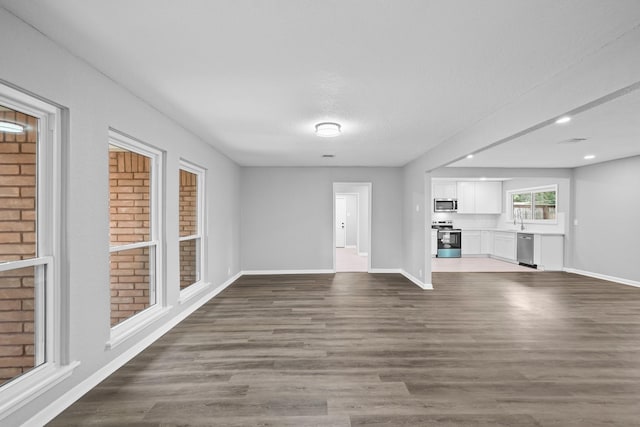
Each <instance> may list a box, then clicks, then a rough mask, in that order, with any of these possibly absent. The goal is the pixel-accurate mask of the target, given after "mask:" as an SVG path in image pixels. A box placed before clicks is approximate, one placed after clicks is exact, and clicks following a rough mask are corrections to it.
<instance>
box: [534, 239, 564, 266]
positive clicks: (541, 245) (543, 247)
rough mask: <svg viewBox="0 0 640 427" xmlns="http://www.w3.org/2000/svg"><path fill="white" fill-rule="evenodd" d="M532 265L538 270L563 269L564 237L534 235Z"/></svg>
mask: <svg viewBox="0 0 640 427" xmlns="http://www.w3.org/2000/svg"><path fill="white" fill-rule="evenodd" d="M533 263H534V264H536V265H537V266H538V270H547V271H560V270H562V268H563V267H564V236H560V235H544V234H542V235H541V234H535V235H534V236H533Z"/></svg>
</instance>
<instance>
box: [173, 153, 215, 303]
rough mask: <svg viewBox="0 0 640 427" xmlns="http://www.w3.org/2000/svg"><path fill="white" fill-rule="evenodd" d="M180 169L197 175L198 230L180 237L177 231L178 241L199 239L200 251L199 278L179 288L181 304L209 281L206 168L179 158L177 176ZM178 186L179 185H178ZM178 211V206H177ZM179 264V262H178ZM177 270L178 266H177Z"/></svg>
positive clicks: (197, 292)
mask: <svg viewBox="0 0 640 427" xmlns="http://www.w3.org/2000/svg"><path fill="white" fill-rule="evenodd" d="M180 170H184V171H185V172H189V173H192V174H194V175H196V177H197V183H198V184H197V185H198V190H197V197H198V204H197V208H196V209H197V211H196V215H197V217H198V218H197V225H198V232H197V233H196V234H194V235H190V236H183V237H180V233H179V232H178V242H183V241H187V240H197V239H200V251H199V252H200V253H199V255H200V256H199V258H200V259H199V261H200V280H198V281H197V282H194V283H192V284H190V285H189V286H187V287H186V288H184V289H180V296H179V298H178V302H179V303H180V304H183V303H184V302H186V301H188V300H190V299H191V298H193V297H194V296H195V295H197V294H199V293H200V292H201V291H202V290H203V289H205V288H207V287H208V286H209V285H210V283H209V280H208V277H209V276H208V268H207V263H206V259H207V234H208V233H207V215H206V199H205V197H206V196H205V195H206V189H205V185H206V174H207V170H206V169H205V168H203V167H201V166H198V165H196V164H195V163H192V162H190V161H188V160H185V159H180V164H179V168H178V176H180ZM178 186H179V185H178ZM179 196H180V189H179V188H178V199H179ZM178 213H179V207H178ZM178 256H179V248H178ZM178 264H179V263H178ZM178 270H179V268H178ZM178 288H180V273H179V272H178Z"/></svg>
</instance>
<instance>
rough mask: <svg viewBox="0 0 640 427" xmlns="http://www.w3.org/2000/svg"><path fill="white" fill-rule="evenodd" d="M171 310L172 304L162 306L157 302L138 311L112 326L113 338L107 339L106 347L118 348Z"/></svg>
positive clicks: (109, 348) (108, 348)
mask: <svg viewBox="0 0 640 427" xmlns="http://www.w3.org/2000/svg"><path fill="white" fill-rule="evenodd" d="M169 311H171V306H167V307H162V306H161V305H160V304H157V303H156V304H154V305H152V306H151V307H149V308H147V309H146V310H143V311H141V312H140V313H136V314H134V315H133V316H131V317H129V318H128V319H127V320H124V321H122V322H121V323H118V324H117V325H115V326H113V327H112V328H111V338H110V339H109V341H107V344H106V346H105V348H106V349H107V350H111V349H114V348H116V347H117V346H119V345H120V344H122V343H123V342H125V341H126V340H127V339H129V338H131V337H132V336H133V335H135V334H137V333H138V332H140V331H142V330H143V329H144V328H146V327H147V326H149V325H150V324H151V323H153V322H155V321H156V320H158V319H159V318H160V317H162V316H164V315H165V314H167V313H168V312H169Z"/></svg>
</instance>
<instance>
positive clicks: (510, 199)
mask: <svg viewBox="0 0 640 427" xmlns="http://www.w3.org/2000/svg"><path fill="white" fill-rule="evenodd" d="M545 191H555V192H556V217H555V219H523V220H522V222H523V223H524V224H557V223H558V204H559V202H558V201H559V200H560V199H559V197H558V184H551V185H543V186H540V187H529V188H518V189H515V190H508V191H507V192H506V196H507V197H506V199H507V200H506V203H507V207H506V211H507V222H513V221H517V222H518V223H519V222H520V218H513V195H514V194H518V193H532V194H531V197H532V200H531V203H532V207H533V203H534V196H533V193H541V192H545Z"/></svg>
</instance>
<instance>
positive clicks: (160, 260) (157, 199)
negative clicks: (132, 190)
mask: <svg viewBox="0 0 640 427" xmlns="http://www.w3.org/2000/svg"><path fill="white" fill-rule="evenodd" d="M110 145H114V146H116V147H119V148H123V149H125V150H129V151H131V152H134V153H137V154H141V155H143V156H146V157H148V158H149V162H150V166H151V173H150V176H149V181H150V182H149V184H150V195H149V199H150V200H149V212H150V218H149V220H150V222H151V224H150V236H149V237H150V240H149V241H146V242H139V243H131V244H124V245H110V246H109V255H111V254H112V253H114V252H121V251H126V250H130V249H138V248H145V247H153V248H154V252H155V254H154V256H153V259H154V263H153V264H154V265H155V269H154V270H153V271H150V272H149V275H150V276H151V278H150V280H149V282H150V283H154V284H155V286H154V287H152V288H150V289H149V298H150V300H151V298H152V297H153V299H154V300H155V303H154V304H153V305H150V306H149V307H147V308H146V309H144V310H143V311H141V312H139V313H136V314H134V315H133V316H131V317H130V318H128V319H126V320H123V321H122V322H120V323H118V324H117V325H115V326H113V327H111V336H110V339H109V341H107V345H106V346H107V348H108V349H111V348H114V347H116V346H117V345H119V344H121V343H123V342H124V341H126V340H127V339H128V338H130V337H132V336H133V335H134V334H136V333H137V332H139V331H140V330H142V329H143V328H145V327H146V326H147V325H149V324H150V323H152V322H154V321H155V320H157V319H158V318H160V317H162V316H163V315H164V314H166V313H167V312H168V311H169V310H170V309H171V307H170V306H167V303H166V292H165V285H164V274H163V272H164V271H165V270H164V244H163V242H164V238H163V235H162V230H163V229H164V228H163V227H164V225H163V224H164V223H163V215H162V209H161V208H162V206H163V198H162V197H163V193H164V192H163V185H162V183H163V182H164V181H163V169H164V152H163V151H162V150H159V149H157V148H155V147H153V146H151V145H148V144H146V143H144V142H142V141H139V140H137V139H135V138H133V137H131V136H129V135H126V134H124V133H121V132H119V131H117V130H115V129H109V144H108V146H110ZM109 313H111V309H109Z"/></svg>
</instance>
